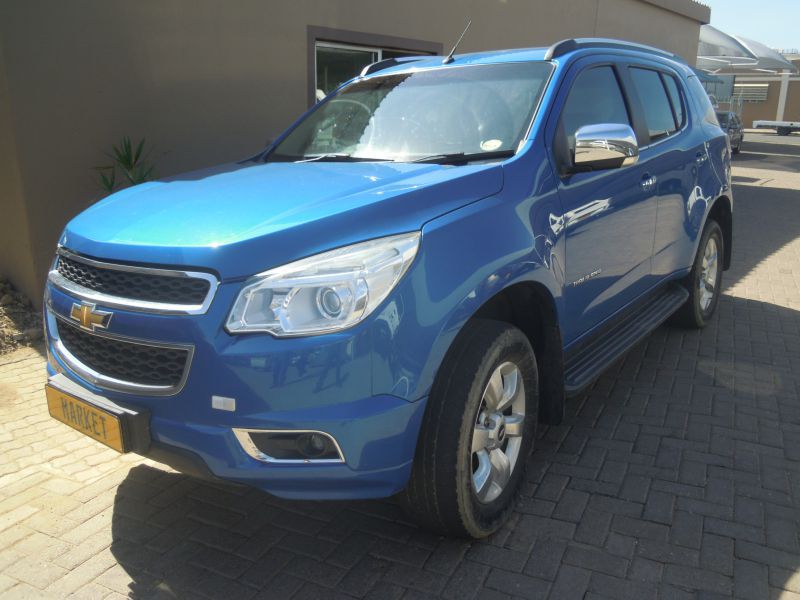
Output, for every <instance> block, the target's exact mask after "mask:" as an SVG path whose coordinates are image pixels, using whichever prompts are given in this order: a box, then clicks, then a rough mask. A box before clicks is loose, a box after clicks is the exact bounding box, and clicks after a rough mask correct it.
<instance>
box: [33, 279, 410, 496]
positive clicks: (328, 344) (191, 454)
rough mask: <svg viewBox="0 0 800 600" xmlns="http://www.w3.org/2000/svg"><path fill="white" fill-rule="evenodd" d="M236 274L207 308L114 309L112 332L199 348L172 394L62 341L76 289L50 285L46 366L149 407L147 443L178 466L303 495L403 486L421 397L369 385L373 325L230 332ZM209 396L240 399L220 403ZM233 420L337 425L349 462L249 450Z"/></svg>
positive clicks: (301, 426) (368, 492) (332, 431)
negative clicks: (67, 355)
mask: <svg viewBox="0 0 800 600" xmlns="http://www.w3.org/2000/svg"><path fill="white" fill-rule="evenodd" d="M238 287H239V286H238V285H235V284H234V285H227V286H226V285H221V286H220V289H219V290H218V293H217V297H216V298H215V301H214V303H213V305H212V307H211V309H210V310H209V312H208V313H207V314H205V315H153V314H143V313H135V312H130V311H124V310H114V320H113V321H112V323H111V326H110V328H111V327H113V333H114V335H116V336H120V337H125V336H128V337H130V338H135V339H138V340H151V341H154V342H160V343H174V344H185V345H190V346H192V347H193V349H194V351H193V357H192V364H191V368H190V371H189V373H188V377H187V379H186V381H185V384H184V385H182V387H181V388H180V390H179V391H178V392H177V393H175V394H173V395H161V396H156V395H137V394H135V393H130V392H125V391H120V390H113V389H109V388H108V387H105V386H104V387H100V386H101V385H102V383H98V384H96V383H93V382H92V381H91V379H90V378H87V377H85V376H82V374H81V373H80V372H79V370H78V369H75V368H71V366H70V364H69V363H68V361H66V360H65V359H64V357H63V356H61V355H60V354H59V351H58V339H59V338H58V335H59V334H58V319H57V318H56V315H59V316H60V317H61V318H64V317H67V316H68V315H69V314H70V310H71V307H72V305H73V304H74V303H76V302H79V300H78V299H76V298H73V297H71V296H70V295H68V294H66V293H64V292H63V291H61V290H59V289H57V288H55V287H53V286H51V285H48V288H47V293H46V298H45V301H46V308H45V316H46V319H45V321H46V333H47V339H48V351H49V353H48V354H49V359H48V367H47V368H48V373H49V374H50V375H54V374H56V373H64V374H65V375H66V376H67V377H69V378H70V379H71V380H73V381H75V382H76V383H78V384H80V385H81V386H82V387H84V388H85V389H87V390H89V391H91V392H93V393H95V394H98V395H101V396H103V397H104V398H108V399H109V400H110V401H112V402H116V403H119V404H120V405H123V406H129V407H132V408H139V409H141V410H145V411H147V412H148V413H149V414H150V423H149V427H150V436H151V439H152V444H151V447H150V449H149V450H148V451H147V452H146V454H149V455H151V457H152V458H154V459H155V460H161V461H162V462H165V463H167V464H170V465H171V466H173V467H175V468H178V469H179V470H183V471H187V472H190V473H191V474H200V475H203V476H212V477H217V478H222V479H226V480H230V481H235V482H239V483H245V484H248V485H252V486H255V487H258V488H261V489H263V490H265V491H267V492H270V493H272V494H275V495H277V496H281V497H286V498H301V499H353V498H376V497H385V496H389V495H391V494H394V493H396V492H398V491H399V490H401V489H402V488H403V487H405V485H406V482H407V480H408V477H409V474H410V470H411V464H412V461H413V457H414V450H415V447H416V440H417V435H418V432H419V427H420V423H421V420H422V416H423V414H424V409H425V398H421V399H418V400H416V401H413V402H412V401H408V400H406V399H403V398H400V397H397V396H394V395H389V394H377V395H373V393H372V363H373V356H372V354H373V348H372V336H371V330H370V328H369V326H368V325H364V326H362V327H356V328H353V329H352V330H349V331H348V332H343V333H340V334H332V335H327V336H321V337H317V338H296V339H281V340H278V339H275V338H272V337H270V336H269V335H267V334H263V335H262V334H254V335H246V336H230V335H228V334H227V333H225V332H224V331H223V330H222V327H221V324H222V323H223V322H224V315H225V314H226V311H227V309H228V308H229V306H230V304H231V302H232V300H233V295H234V294H235V291H236V289H238ZM212 396H221V397H225V398H232V399H234V400H235V410H233V411H229V410H219V409H216V408H213V407H212V401H211V398H212ZM234 428H242V429H263V430H287V429H288V430H316V431H322V432H325V433H327V434H329V435H331V436H332V437H333V438H334V439H335V440H336V442H337V443H338V444H339V446H340V447H341V451H342V454H343V456H344V462H343V463H342V462H336V463H330V462H329V463H314V462H309V463H300V464H296V463H294V464H284V463H274V462H263V461H259V460H256V459H255V458H253V457H252V456H250V455H249V454H248V453H247V452H246V451H245V450H244V448H243V447H242V445H241V444H240V442H239V440H237V438H236V436H235V435H234V433H233V430H234Z"/></svg>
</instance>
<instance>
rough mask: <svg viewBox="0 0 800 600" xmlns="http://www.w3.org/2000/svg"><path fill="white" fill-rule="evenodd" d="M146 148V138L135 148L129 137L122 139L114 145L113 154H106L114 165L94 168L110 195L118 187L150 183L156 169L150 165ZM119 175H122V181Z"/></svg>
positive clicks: (104, 188) (101, 183) (101, 184)
mask: <svg viewBox="0 0 800 600" xmlns="http://www.w3.org/2000/svg"><path fill="white" fill-rule="evenodd" d="M144 147H145V138H142V139H141V140H140V141H139V143H138V144H137V145H136V147H135V148H134V146H133V143H132V142H131V138H130V137H128V136H127V135H126V136H125V137H123V138H122V142H121V143H120V144H119V145H116V144H115V145H113V146H112V147H111V152H107V153H106V156H108V157H109V158H110V159H111V160H112V163H111V164H110V165H104V166H102V167H95V168H94V169H95V171H97V173H98V175H99V179H100V180H99V184H100V187H101V188H102V189H103V190H104V191H106V192H108V193H109V194H110V193H111V192H113V191H114V190H115V189H116V188H117V187H121V186H126V185H136V184H138V183H144V182H145V181H150V180H151V179H152V178H153V175H154V171H155V167H154V166H153V165H152V164H150V163H148V160H147V158H148V156H149V154H150V151H149V150H148V152H147V153H144ZM117 174H119V175H120V178H119V179H120V181H118V177H117Z"/></svg>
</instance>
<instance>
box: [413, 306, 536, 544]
mask: <svg viewBox="0 0 800 600" xmlns="http://www.w3.org/2000/svg"><path fill="white" fill-rule="evenodd" d="M509 363H512V364H513V365H516V367H518V372H517V378H518V380H519V379H520V376H521V382H522V384H523V385H524V389H523V390H518V392H517V393H518V394H519V395H518V396H516V398H517V400H516V401H515V402H516V403H518V405H519V406H524V407H525V416H524V419H523V420H522V425H521V431H522V437H521V442H519V443H517V446H516V447H517V448H518V453H517V455H516V460H515V462H514V463H513V466H512V467H511V469H510V477H509V478H508V481H507V483H506V485H505V487H503V488H502V492H499V491H498V489H495V490H494V491H495V493H498V494H499V495H497V496H496V497H495V498H494V499H491V500H489V498H488V497H486V498H484V500H486V501H484V502H482V501H481V500H479V498H478V493H477V492H476V487H475V484H473V470H474V469H475V467H476V465H477V464H478V460H477V458H476V457H478V454H474V453H473V435H475V431H476V429H477V428H478V427H481V426H482V425H481V424H480V423H477V420H478V418H479V413H478V411H479V409H482V411H481V413H480V414H481V415H485V414H486V412H485V411H486V404H485V403H484V394H485V393H486V391H487V389H488V383H489V379H490V377H491V376H492V374H493V373H495V371H497V370H499V369H501V367H502V366H503V365H508V364H509ZM505 368H506V369H508V368H509V367H507V366H506V367H505ZM510 378H511V377H509V379H510ZM538 384H539V381H538V371H537V368H536V358H535V356H534V353H533V349H532V348H531V345H530V343H529V342H528V339H527V337H526V336H525V334H523V333H522V331H520V330H519V329H517V328H516V327H513V326H511V325H508V324H506V323H502V322H499V321H490V320H475V321H472V322H470V323H468V324H467V325H466V327H465V329H464V330H463V331H462V332H461V333H460V334H459V336H458V338H457V339H456V340H455V342H454V343H453V346H452V347H451V349H450V350H449V352H448V354H447V357H446V358H445V360H444V362H443V364H442V366H441V368H440V369H439V373H438V374H437V376H436V381H435V383H434V385H433V388H432V390H431V394H430V397H429V399H428V405H427V407H426V409H425V418H424V421H423V423H422V429H421V431H420V435H419V440H418V443H417V450H416V455H415V457H414V465H413V467H412V472H411V478H410V480H409V484H408V486H407V488H406V490H405V491H404V492H403V494H401V501H402V503H403V505H404V507H405V509H406V511H407V512H408V513H409V515H410V516H411V517H412V518H414V519H415V520H416V521H417V522H418V523H419V524H420V525H421V526H423V527H425V528H426V529H429V530H431V531H433V532H436V533H439V534H442V535H447V536H458V537H468V538H483V537H486V536H488V535H489V534H491V533H493V532H494V531H496V530H497V529H498V528H500V526H502V525H503V523H504V522H505V521H506V520H507V519H508V517H509V515H510V513H511V511H512V510H513V507H514V504H515V502H516V498H517V495H518V490H519V487H520V484H521V482H522V480H523V476H524V471H525V463H526V461H527V458H528V456H529V454H530V452H531V450H532V449H533V439H534V436H535V434H536V421H537V408H538V404H539V388H538ZM503 385H504V386H506V379H503ZM509 386H510V384H509ZM506 389H509V388H506V387H504V388H503V390H504V394H505V390H506ZM523 396H524V404H522V402H523V400H522V398H523ZM494 414H498V413H494ZM484 422H486V421H481V423H484ZM499 423H500V422H499V421H498V426H497V428H496V431H504V430H505V428H504V427H501V426H500V425H499ZM499 435H500V437H501V439H502V438H503V437H504V436H503V435H502V434H499ZM511 439H512V438H511V437H508V438H506V447H509V446H508V445H509V444H510V443H511V441H510V440H511ZM486 456H491V455H490V454H487V455H486Z"/></svg>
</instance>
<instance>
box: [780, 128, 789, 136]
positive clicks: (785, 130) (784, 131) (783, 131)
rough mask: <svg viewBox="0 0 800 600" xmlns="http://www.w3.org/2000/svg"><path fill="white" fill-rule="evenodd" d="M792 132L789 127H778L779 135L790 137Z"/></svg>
mask: <svg viewBox="0 0 800 600" xmlns="http://www.w3.org/2000/svg"><path fill="white" fill-rule="evenodd" d="M791 132H792V130H791V129H789V128H788V127H778V135H789V134H790V133H791Z"/></svg>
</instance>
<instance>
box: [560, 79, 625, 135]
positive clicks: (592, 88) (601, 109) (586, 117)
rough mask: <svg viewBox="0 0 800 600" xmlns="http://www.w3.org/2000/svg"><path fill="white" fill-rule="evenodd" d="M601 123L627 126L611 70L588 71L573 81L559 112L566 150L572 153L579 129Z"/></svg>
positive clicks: (616, 84)
mask: <svg viewBox="0 0 800 600" xmlns="http://www.w3.org/2000/svg"><path fill="white" fill-rule="evenodd" d="M600 123H621V124H625V125H630V118H629V117H628V109H627V108H626V107H625V99H624V98H623V97H622V91H621V90H620V87H619V82H618V81H617V76H616V74H615V73H614V69H612V68H611V67H594V68H591V69H587V70H585V71H583V72H582V73H580V74H579V75H578V76H577V77H576V78H575V81H574V82H573V84H572V89H571V90H570V92H569V96H567V101H566V103H565V104H564V109H563V111H562V112H561V126H562V127H563V131H564V134H565V135H566V136H567V142H568V144H569V149H570V150H573V151H574V150H575V132H576V131H578V129H580V128H581V127H583V126H584V125H597V124H600Z"/></svg>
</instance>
